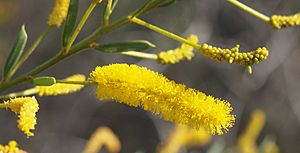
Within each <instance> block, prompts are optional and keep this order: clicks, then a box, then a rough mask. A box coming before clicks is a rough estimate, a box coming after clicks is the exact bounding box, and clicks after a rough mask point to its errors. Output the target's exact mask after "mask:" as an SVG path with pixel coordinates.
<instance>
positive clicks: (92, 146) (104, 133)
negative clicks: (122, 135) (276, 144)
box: [83, 127, 121, 153]
mask: <svg viewBox="0 0 300 153" xmlns="http://www.w3.org/2000/svg"><path fill="white" fill-rule="evenodd" d="M103 147H106V150H107V151H108V152H109V153H118V152H120V150H121V142H120V140H119V138H118V137H117V136H116V134H115V133H114V132H113V131H112V130H111V129H110V128H108V127H99V128H98V129H97V130H96V131H95V132H94V133H93V134H92V135H91V137H90V139H89V140H88V142H87V143H86V145H85V148H84V151H83V153H97V152H99V151H100V150H101V149H102V148H103Z"/></svg>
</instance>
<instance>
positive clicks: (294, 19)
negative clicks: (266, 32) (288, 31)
mask: <svg viewBox="0 0 300 153" xmlns="http://www.w3.org/2000/svg"><path fill="white" fill-rule="evenodd" d="M271 24H272V25H273V26H274V28H276V29H281V28H285V27H292V26H299V25H300V13H297V14H294V15H290V16H283V15H273V16H272V17H271Z"/></svg>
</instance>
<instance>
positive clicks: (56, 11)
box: [48, 0, 70, 27]
mask: <svg viewBox="0 0 300 153" xmlns="http://www.w3.org/2000/svg"><path fill="white" fill-rule="evenodd" d="M69 4H70V0H56V1H55V6H54V8H53V10H52V12H51V14H50V16H49V19H48V25H50V26H57V27H60V26H61V24H62V22H63V21H64V20H65V19H66V17H67V14H68V9H69Z"/></svg>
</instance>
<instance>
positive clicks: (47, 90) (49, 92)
mask: <svg viewBox="0 0 300 153" xmlns="http://www.w3.org/2000/svg"><path fill="white" fill-rule="evenodd" d="M64 80H65V81H85V76H84V75H82V74H75V75H72V76H70V77H67V78H65V79H64ZM83 87H84V85H78V84H64V83H56V84H54V85H52V86H36V88H37V89H38V90H39V91H38V95H39V96H56V95H66V94H70V93H74V92H77V91H79V90H80V89H82V88H83Z"/></svg>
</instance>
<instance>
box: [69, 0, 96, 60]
mask: <svg viewBox="0 0 300 153" xmlns="http://www.w3.org/2000/svg"><path fill="white" fill-rule="evenodd" d="M97 4H98V2H97V1H95V0H94V1H93V2H92V3H91V5H90V6H89V8H88V9H87V10H86V11H85V13H84V15H83V17H82V19H81V21H80V22H79V24H78V26H77V27H76V29H75V31H74V33H73V35H72V36H71V38H70V40H69V42H68V44H67V46H66V49H65V50H63V51H64V53H65V54H67V53H68V52H69V50H70V48H71V46H72V45H73V43H74V41H75V39H76V38H77V36H78V34H79V32H80V31H81V29H82V27H83V26H84V24H85V23H86V21H87V19H88V18H89V16H90V14H91V13H92V11H93V10H94V8H95V7H96V5H97Z"/></svg>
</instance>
